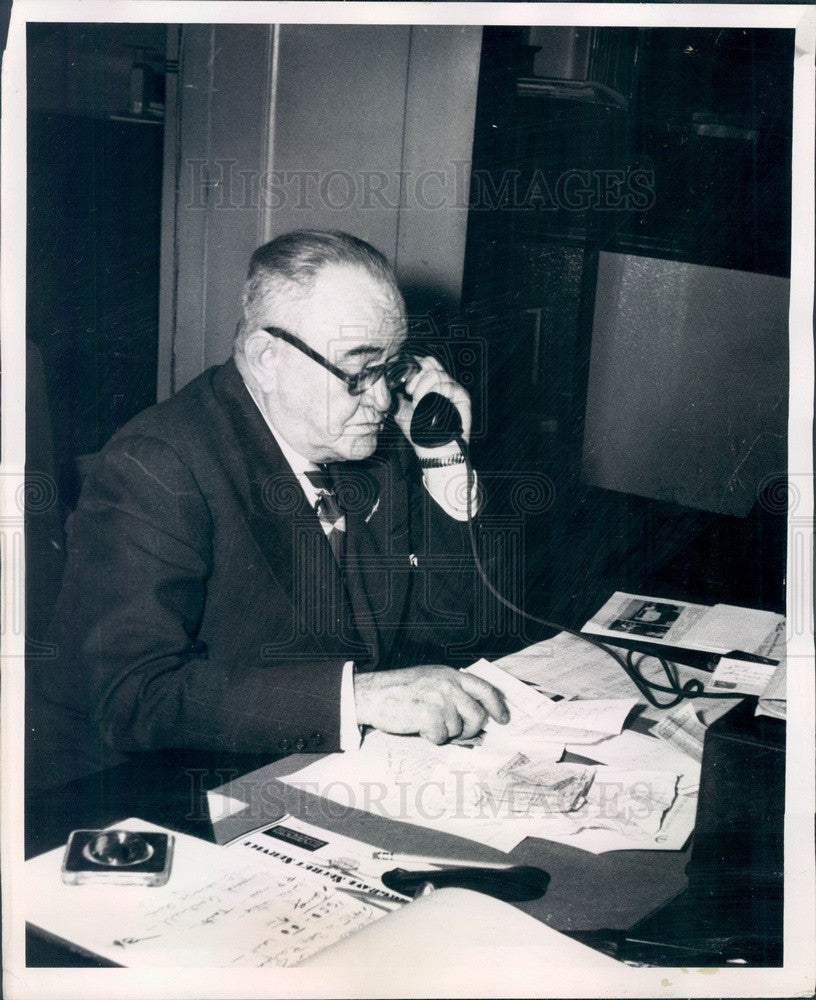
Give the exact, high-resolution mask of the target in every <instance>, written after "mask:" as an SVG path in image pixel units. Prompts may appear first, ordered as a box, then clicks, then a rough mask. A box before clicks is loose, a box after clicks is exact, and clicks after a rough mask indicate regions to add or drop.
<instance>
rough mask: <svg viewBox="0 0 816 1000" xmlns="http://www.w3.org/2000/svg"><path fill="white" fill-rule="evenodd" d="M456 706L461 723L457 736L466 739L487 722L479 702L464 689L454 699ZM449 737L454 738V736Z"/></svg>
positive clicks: (477, 731)
mask: <svg viewBox="0 0 816 1000" xmlns="http://www.w3.org/2000/svg"><path fill="white" fill-rule="evenodd" d="M456 707H457V709H458V711H459V718H460V724H461V725H460V732H459V733H458V734H457V735H458V736H462V737H464V738H465V739H466V740H467V739H470V737H471V736H475V735H476V733H480V732H481V731H482V729H484V724H485V722H487V712H486V711H485V710H484V708H482V705H481V703H480V702H478V701H476V699H475V698H471V697H470V695H469V694H468V693H467V692H466V691H462V692H461V694H460V695H459V697H458V698H457V699H456ZM451 738H452V739H455V738H456V737H451Z"/></svg>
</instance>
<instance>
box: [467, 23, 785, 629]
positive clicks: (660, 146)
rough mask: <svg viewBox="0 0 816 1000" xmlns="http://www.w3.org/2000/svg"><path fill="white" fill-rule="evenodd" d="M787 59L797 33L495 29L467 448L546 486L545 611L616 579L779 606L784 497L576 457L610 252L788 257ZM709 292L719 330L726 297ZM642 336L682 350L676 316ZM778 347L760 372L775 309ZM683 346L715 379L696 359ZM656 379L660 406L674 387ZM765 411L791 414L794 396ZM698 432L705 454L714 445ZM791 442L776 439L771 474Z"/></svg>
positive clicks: (486, 60) (530, 591) (777, 265)
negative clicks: (745, 494) (642, 484)
mask: <svg viewBox="0 0 816 1000" xmlns="http://www.w3.org/2000/svg"><path fill="white" fill-rule="evenodd" d="M792 63H793V33H792V32H791V31H781V30H780V31H768V30H728V31H726V30H715V29H711V30H708V29H705V30H704V29H685V28H683V29H666V30H662V29H661V30H638V29H614V28H606V29H579V30H578V31H573V30H572V29H544V28H539V29H524V28H486V29H485V31H484V35H483V45H482V65H481V72H480V86H479V99H478V106H477V120H476V135H475V142H474V159H473V169H474V172H473V181H472V187H471V206H472V207H471V212H470V217H469V227H468V240H467V258H466V267H465V289H464V306H465V311H466V314H467V317H468V322H469V324H470V330H471V332H472V333H473V332H475V333H476V334H478V336H480V337H481V338H482V339H483V340H484V342H485V343H486V344H487V350H488V355H489V357H488V363H487V366H486V367H487V371H488V380H487V386H488V388H487V391H486V393H485V394H484V396H483V397H480V400H483V401H484V406H485V407H486V408H487V410H488V412H487V414H486V415H483V417H482V419H481V423H482V424H484V425H485V426H486V427H487V428H488V433H486V434H485V435H484V436H483V437H482V438H481V439H480V440H478V441H476V442H475V444H474V451H475V453H476V456H477V459H478V464H479V465H480V467H482V468H493V469H496V470H503V471H505V472H506V473H507V475H505V476H499V477H497V478H498V479H499V480H500V482H504V483H512V482H513V480H514V477H518V476H520V475H524V474H527V475H532V476H533V477H538V481H539V483H546V484H547V485H546V488H544V487H541V489H540V493H541V500H540V501H539V502H538V509H532V510H530V511H529V512H528V514H527V517H526V522H525V537H524V546H523V548H524V552H525V554H526V569H525V582H524V585H523V588H522V589H523V591H524V593H525V595H526V598H527V601H528V605H529V606H530V607H532V608H533V609H535V610H537V611H538V613H544V614H550V615H552V616H553V617H554V618H555V619H556V620H560V621H565V622H570V623H571V624H573V625H579V624H582V623H583V621H585V620H586V618H587V617H588V616H589V615H590V614H591V613H592V611H594V610H595V609H596V608H597V607H598V606H600V604H601V603H602V602H603V601H604V600H605V599H606V597H607V596H608V595H609V593H611V592H612V591H613V590H615V589H621V590H630V591H633V592H646V593H650V594H655V595H662V596H667V597H668V596H675V597H686V598H688V599H693V600H700V601H704V602H714V601H725V602H728V603H743V604H746V605H749V606H756V607H768V608H773V609H775V610H778V611H781V610H783V608H784V568H785V563H784V559H785V541H784V532H785V512H784V510H780V509H779V505H778V504H776V505H775V504H774V503H773V502H763V497H761V496H757V497H756V501H757V502H756V503H754V504H753V506H752V507H751V509H750V511H749V512H748V514H747V515H746V516H744V517H733V516H724V515H721V514H717V513H714V512H711V511H706V510H701V509H698V508H697V507H696V506H694V505H693V503H692V504H689V505H682V504H676V503H666V502H659V501H656V500H653V499H646V498H644V497H642V496H638V495H636V491H634V490H633V491H632V492H629V493H627V492H614V491H612V490H608V489H599V488H597V487H593V486H590V485H588V484H587V483H586V482H585V480H584V478H583V476H582V468H581V455H582V443H583V432H584V408H585V404H586V395H587V378H588V368H589V358H590V351H591V346H592V325H593V319H594V309H593V307H594V300H595V289H596V278H597V269H598V260H599V254H600V253H601V252H602V251H611V252H615V253H627V254H635V255H638V256H641V257H643V258H646V259H652V260H655V261H663V260H667V261H678V262H689V263H692V264H698V265H703V266H705V267H711V268H724V269H734V270H739V271H743V272H750V273H757V274H761V275H774V276H782V277H784V276H787V275H788V274H789V267H790V261H789V241H790V209H791V205H790V169H791V159H790V157H791V114H792V105H791V86H792ZM536 73H538V74H539V75H535V74H536ZM540 74H547V75H544V76H542V75H540ZM646 266H647V267H648V265H646ZM713 273H715V272H713ZM715 275H716V273H715ZM716 284H717V282H716V280H714V285H715V286H716ZM711 306H712V316H711V319H712V323H711V327H712V332H711V336H712V337H716V336H717V335H718V333H717V327H718V320H719V319H720V318H721V317H722V310H727V309H728V308H729V305H728V299H727V296H726V295H723V296H721V297H720V301H719V302H718V300H717V297H716V296H715V297H714V299H713V301H712V303H711ZM680 308H681V309H682V298H681V300H680ZM718 310H719V315H718V314H717V312H718ZM678 322H679V321H678ZM651 335H652V337H653V340H654V345H655V350H656V351H660V350H666V349H667V348H668V347H669V346H670V344H669V340H670V338H671V336H672V330H671V329H670V328H663V329H661V328H659V327H655V328H654V329H653V330H652V331H651ZM765 350H766V351H767V352H768V353H767V359H768V361H769V362H770V363H769V364H768V372H769V373H770V372H771V371H772V370H776V371H779V370H782V369H784V370H786V366H787V325H786V323H785V321H784V318H783V319H782V321H781V322H780V325H779V326H778V328H777V329H775V330H773V331H771V334H770V335H769V336H767V337H766V344H765ZM685 363H687V364H688V365H690V366H696V367H693V371H694V372H695V375H694V376H693V377H698V378H700V379H703V380H705V379H706V378H707V377H708V376H707V372H706V361H705V358H697V359H696V360H695V358H692V357H689V358H687V359H686V360H685ZM685 374H687V373H684V375H685ZM643 376H644V377H643V381H642V391H643V393H644V394H645V393H651V394H657V395H656V401H655V405H656V406H657V407H659V406H660V395H659V394H660V393H664V394H665V395H666V397H667V398H668V395H669V394H670V392H671V388H672V387H671V385H670V384H668V383H665V384H662V385H657V386H655V385H653V384H652V385H650V384H649V382H648V378H647V377H646V373H645V372H644V373H643ZM780 389H781V392H782V399H783V400H785V399H786V385H785V384H783V385H782V386H781V387H780ZM621 404H622V405H624V406H625V404H626V400H625V399H623V398H622V399H621ZM712 405H715V404H712ZM781 405H782V406H783V407H784V406H785V403H784V401H783V402H782V404H781ZM719 419H721V420H722V422H723V423H724V422H725V421H726V420H727V419H728V414H727V413H726V412H721V413H720V416H719ZM477 422H478V421H477ZM773 423H774V429H776V428H777V427H778V426H779V425H780V423H781V428H782V430H783V432H784V427H785V424H784V413H782V414H779V413H777V414H776V415H775V417H774V422H773ZM760 429H761V428H760ZM687 430H688V433H689V434H691V433H692V426H691V423H689V426H688V428H687ZM642 434H643V441H645V440H646V439H647V437H648V434H649V428H648V427H644V428H642ZM694 445H695V447H696V448H697V449H698V451H699V461H700V463H701V464H705V463H706V461H707V460H709V458H710V456H711V452H710V450H709V448H710V446H709V443H708V442H707V441H706V440H704V439H703V440H699V441H697V440H695V442H694ZM749 445H750V442H747V443H745V442H742V443H741V445H740V446H744V447H746V448H747V447H748V446H749ZM631 447H632V449H635V450H637V449H638V448H640V447H642V442H641V443H640V444H639V442H638V441H637V440H636V439H633V440H632V442H631ZM784 456H785V451H784V442H783V441H782V442H780V446H779V449H778V451H777V459H776V462H773V461H772V462H771V463H770V466H769V467H768V468H767V470H765V473H766V475H772V474H773V473H784V470H785V457H784ZM736 461H738V459H735V464H736ZM773 482H774V481H773V479H771V480H769V481H768V482H766V483H765V489H766V492H767V490H769V489H770V490H771V491H772V490H773ZM499 502H500V504H501V505H502V506H503V507H504V506H506V504H507V500H506V498H501V499H500V501H499Z"/></svg>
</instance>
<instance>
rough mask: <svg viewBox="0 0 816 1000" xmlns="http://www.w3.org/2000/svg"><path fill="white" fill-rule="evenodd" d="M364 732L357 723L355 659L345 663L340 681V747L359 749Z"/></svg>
mask: <svg viewBox="0 0 816 1000" xmlns="http://www.w3.org/2000/svg"><path fill="white" fill-rule="evenodd" d="M362 742H363V732H362V730H361V729H360V727H359V726H358V725H357V706H356V704H355V702H354V661H353V660H349V661H348V662H347V663H345V664H344V665H343V679H342V681H341V682H340V749H341V750H359V749H360V746H361V744H362Z"/></svg>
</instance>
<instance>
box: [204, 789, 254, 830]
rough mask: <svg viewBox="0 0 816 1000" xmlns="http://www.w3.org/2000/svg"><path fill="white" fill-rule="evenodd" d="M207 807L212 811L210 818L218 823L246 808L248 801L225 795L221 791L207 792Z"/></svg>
mask: <svg viewBox="0 0 816 1000" xmlns="http://www.w3.org/2000/svg"><path fill="white" fill-rule="evenodd" d="M207 807H208V809H209V812H210V820H211V821H212V822H213V823H217V822H218V821H219V820H221V819H227V817H229V816H235V815H237V814H238V813H239V812H243V811H244V809H246V807H247V804H246V802H240V801H239V800H238V799H234V798H231V797H230V796H229V795H223V794H222V793H221V792H213V791H209V792H207Z"/></svg>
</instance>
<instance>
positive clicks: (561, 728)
mask: <svg viewBox="0 0 816 1000" xmlns="http://www.w3.org/2000/svg"><path fill="white" fill-rule="evenodd" d="M465 672H466V673H471V674H475V675H476V676H477V677H481V678H482V679H483V680H485V681H487V682H488V683H490V684H492V685H493V686H494V687H495V688H498V690H499V691H501V692H502V694H503V695H504V697H505V701H506V702H507V706H508V708H509V709H510V722H509V723H508V724H507V725H506V726H500V725H498V724H497V723H494V722H493V721H492V720H491V721H490V722H489V723H488V724H487V725H486V726H485V730H484V738H483V742H482V746H484V747H485V748H486V749H489V748H490V747H491V746H493V747H505V748H506V747H507V746H510V747H511V749H515V750H523V749H524V748H525V747H527V746H529V745H530V744H531V743H532V744H536V743H537V742H538V741H540V740H544V741H545V742H557V743H561V744H563V743H564V742H565V740H569V739H571V740H573V741H578V742H582V743H594V742H596V741H597V740H600V739H603V738H604V736H609V735H612V734H613V733H619V732H620V731H621V729H622V728H623V724H624V722H625V721H626V717H627V716H628V715H629V713H630V712H631V711H632V709H633V708H634V707H635V705H636V704H637V699H635V698H599V699H594V700H591V701H563V700H562V701H555V700H553V699H552V698H548V697H547V696H546V695H544V694H541V693H540V692H538V691H534V690H532V689H531V688H530V687H529V685H526V684H523V683H522V682H520V681H519V680H517V679H516V678H515V677H513V676H512V674H509V673H508V672H507V671H506V670H502V669H501V668H500V667H498V666H497V665H496V664H494V663H488V661H487V660H478V661H477V662H476V663H474V664H473V665H472V666H470V667H467V669H466V671H465Z"/></svg>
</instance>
